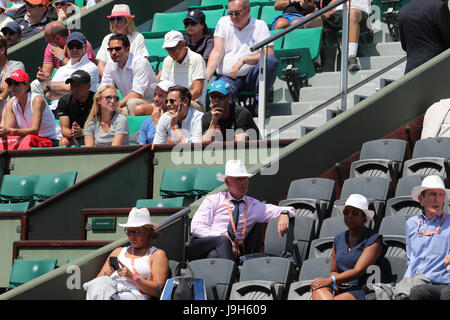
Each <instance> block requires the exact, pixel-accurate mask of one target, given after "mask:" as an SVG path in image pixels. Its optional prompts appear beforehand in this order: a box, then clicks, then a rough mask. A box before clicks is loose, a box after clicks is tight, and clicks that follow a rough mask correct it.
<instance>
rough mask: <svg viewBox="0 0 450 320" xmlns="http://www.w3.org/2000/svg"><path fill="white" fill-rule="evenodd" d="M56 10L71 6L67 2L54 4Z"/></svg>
mask: <svg viewBox="0 0 450 320" xmlns="http://www.w3.org/2000/svg"><path fill="white" fill-rule="evenodd" d="M54 6H55V8H59V7H68V6H69V4H68V3H67V2H55V3H54Z"/></svg>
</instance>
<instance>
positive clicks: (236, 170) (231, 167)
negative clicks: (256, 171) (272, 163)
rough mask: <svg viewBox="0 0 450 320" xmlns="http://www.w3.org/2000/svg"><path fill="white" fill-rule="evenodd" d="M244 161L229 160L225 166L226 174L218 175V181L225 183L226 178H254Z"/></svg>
mask: <svg viewBox="0 0 450 320" xmlns="http://www.w3.org/2000/svg"><path fill="white" fill-rule="evenodd" d="M252 176H253V174H249V173H248V172H247V169H245V165H244V163H243V162H242V160H228V161H227V164H226V165H225V174H219V175H217V180H219V181H222V182H224V181H225V178H226V177H252Z"/></svg>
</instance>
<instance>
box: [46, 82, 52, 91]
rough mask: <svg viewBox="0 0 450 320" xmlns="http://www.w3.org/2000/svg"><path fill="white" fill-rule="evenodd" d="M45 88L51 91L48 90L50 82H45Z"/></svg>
mask: <svg viewBox="0 0 450 320" xmlns="http://www.w3.org/2000/svg"><path fill="white" fill-rule="evenodd" d="M45 87H46V88H47V90H48V91H50V90H51V89H50V81H49V82H47V84H46V85H45Z"/></svg>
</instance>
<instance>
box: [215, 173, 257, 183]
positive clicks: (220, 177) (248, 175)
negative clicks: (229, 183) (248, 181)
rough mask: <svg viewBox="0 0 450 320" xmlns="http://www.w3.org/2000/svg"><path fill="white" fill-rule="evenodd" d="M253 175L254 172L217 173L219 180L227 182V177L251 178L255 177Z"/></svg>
mask: <svg viewBox="0 0 450 320" xmlns="http://www.w3.org/2000/svg"><path fill="white" fill-rule="evenodd" d="M253 176H254V174H250V173H248V174H244V175H242V174H240V175H237V176H232V175H226V174H223V173H222V174H218V175H217V180H219V181H221V182H225V179H226V177H248V178H250V177H253Z"/></svg>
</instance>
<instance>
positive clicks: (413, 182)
mask: <svg viewBox="0 0 450 320" xmlns="http://www.w3.org/2000/svg"><path fill="white" fill-rule="evenodd" d="M425 177H426V175H420V174H417V175H411V176H406V177H402V178H400V179H398V182H397V187H396V188H395V196H396V197H403V196H411V191H412V189H413V188H414V187H417V186H420V185H422V181H423V179H425Z"/></svg>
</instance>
